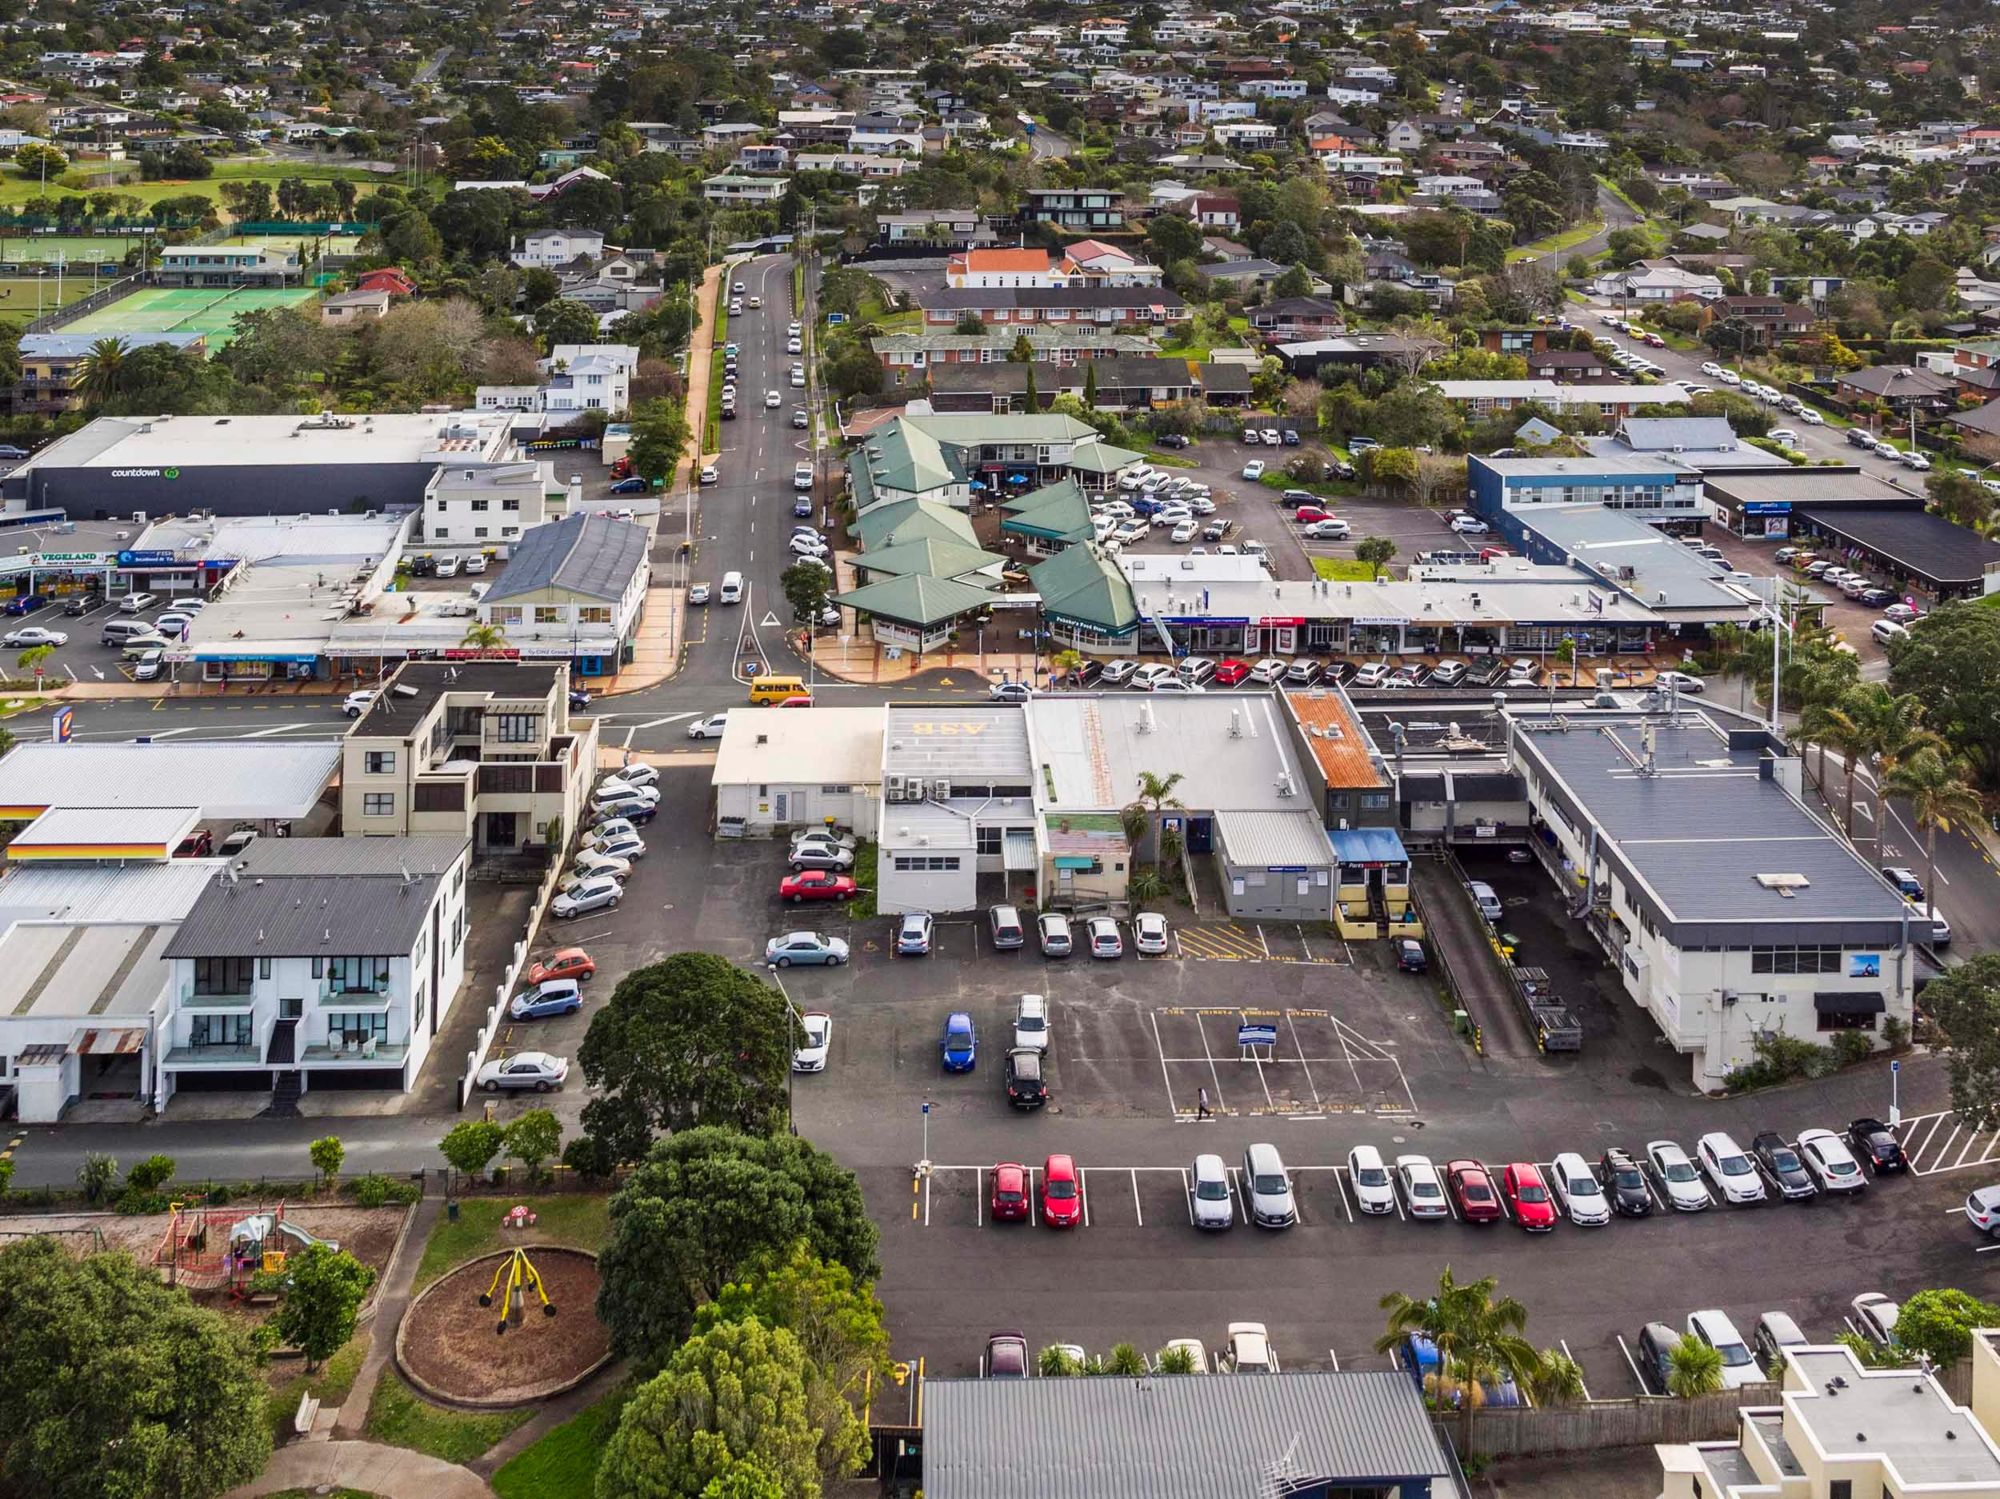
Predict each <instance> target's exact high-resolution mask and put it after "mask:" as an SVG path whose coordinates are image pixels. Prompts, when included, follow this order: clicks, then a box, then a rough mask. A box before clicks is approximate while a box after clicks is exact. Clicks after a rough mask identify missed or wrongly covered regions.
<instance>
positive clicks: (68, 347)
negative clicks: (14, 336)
mask: <svg viewBox="0 0 2000 1499" xmlns="http://www.w3.org/2000/svg"><path fill="white" fill-rule="evenodd" d="M98 337H99V335H97V334H95V333H61V332H57V333H23V334H22V335H21V341H20V363H21V373H20V377H19V378H18V379H17V380H16V381H15V382H14V389H13V409H14V413H15V415H17V416H48V417H53V416H61V415H62V414H63V413H64V412H66V411H76V410H80V409H81V408H82V406H83V397H82V395H81V394H80V393H79V392H78V389H77V386H78V382H79V380H80V379H81V378H82V374H83V370H84V367H85V366H86V365H87V364H88V363H89V362H90V357H91V349H92V348H93V346H95V345H96V343H97V342H98ZM119 337H120V338H121V339H122V340H123V342H124V344H125V347H126V349H127V350H128V351H129V350H132V349H144V348H152V347H155V346H164V347H166V348H170V349H181V350H191V351H193V352H194V353H197V354H204V353H206V352H207V351H208V335H207V334H205V333H188V332H169V333H125V334H120V335H119Z"/></svg>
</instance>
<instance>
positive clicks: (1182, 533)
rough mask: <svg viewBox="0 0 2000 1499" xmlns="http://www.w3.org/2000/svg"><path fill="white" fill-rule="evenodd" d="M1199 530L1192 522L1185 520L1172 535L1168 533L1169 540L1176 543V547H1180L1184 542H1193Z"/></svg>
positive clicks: (1176, 527) (1175, 528)
mask: <svg viewBox="0 0 2000 1499" xmlns="http://www.w3.org/2000/svg"><path fill="white" fill-rule="evenodd" d="M1199 529H1200V528H1199V527H1198V526H1196V525H1195V523H1194V522H1193V521H1192V520H1184V521H1182V522H1181V523H1180V524H1179V525H1177V526H1175V527H1174V529H1173V530H1172V531H1171V532H1170V533H1168V536H1167V540H1169V541H1171V542H1173V543H1175V544H1176V545H1179V544H1180V543H1182V542H1189V541H1193V540H1194V538H1195V532H1196V531H1197V530H1199Z"/></svg>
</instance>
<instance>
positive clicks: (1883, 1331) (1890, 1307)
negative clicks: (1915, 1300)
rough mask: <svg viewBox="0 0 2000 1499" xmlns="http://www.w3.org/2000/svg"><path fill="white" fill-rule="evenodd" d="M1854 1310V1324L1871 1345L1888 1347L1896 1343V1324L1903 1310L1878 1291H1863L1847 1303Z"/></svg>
mask: <svg viewBox="0 0 2000 1499" xmlns="http://www.w3.org/2000/svg"><path fill="white" fill-rule="evenodd" d="M1848 1305H1849V1306H1851V1307H1853V1308H1854V1324H1855V1327H1856V1328H1857V1329H1858V1330H1859V1331H1860V1333H1861V1336H1862V1337H1864V1338H1866V1339H1868V1340H1869V1341H1870V1342H1871V1343H1880V1344H1881V1345H1882V1346H1883V1347H1885V1348H1886V1347H1888V1346H1889V1345H1890V1344H1892V1343H1894V1342H1895V1341H1896V1322H1897V1319H1898V1318H1900V1317H1901V1316H1902V1315H1903V1308H1902V1307H1901V1306H1900V1305H1899V1304H1897V1303H1896V1302H1894V1301H1891V1300H1890V1299H1889V1298H1888V1297H1887V1296H1884V1295H1883V1294H1882V1293H1881V1292H1880V1291H1863V1292H1862V1293H1861V1294H1860V1295H1859V1296H1857V1297H1855V1298H1854V1300H1852V1301H1851V1302H1849V1303H1848Z"/></svg>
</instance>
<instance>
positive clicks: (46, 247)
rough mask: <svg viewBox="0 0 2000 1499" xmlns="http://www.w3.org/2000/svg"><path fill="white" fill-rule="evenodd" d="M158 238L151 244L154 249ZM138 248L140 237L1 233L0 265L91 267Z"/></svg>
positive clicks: (112, 260)
mask: <svg viewBox="0 0 2000 1499" xmlns="http://www.w3.org/2000/svg"><path fill="white" fill-rule="evenodd" d="M159 243H160V241H159V237H158V236H157V235H156V236H154V239H153V244H154V246H155V247H156V248H157V247H158V245H159ZM138 247H139V237H138V236H137V235H136V234H135V235H129V236H128V235H117V234H4V233H0V265H33V264H41V265H54V264H55V263H56V262H57V261H59V260H66V261H68V262H69V263H70V264H72V265H91V264H98V263H104V262H110V263H114V264H115V263H116V262H117V261H119V260H122V259H123V258H124V256H125V252H126V251H127V250H136V249H137V248H138Z"/></svg>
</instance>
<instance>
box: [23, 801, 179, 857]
mask: <svg viewBox="0 0 2000 1499" xmlns="http://www.w3.org/2000/svg"><path fill="white" fill-rule="evenodd" d="M200 820H201V809H200V808H199V807H55V808H51V809H50V810H49V811H47V812H44V813H43V814H42V815H41V816H40V817H37V818H36V819H35V820H34V821H33V822H32V823H30V824H29V825H28V826H27V827H25V828H23V829H22V830H21V831H20V833H18V834H17V835H16V836H15V838H14V841H13V842H12V843H10V844H9V845H8V848H9V850H10V851H11V850H13V849H19V848H39V847H43V846H46V845H48V844H52V843H62V844H81V845H89V846H104V845H113V844H117V845H125V846H128V847H129V846H132V845H135V844H164V845H167V846H168V847H169V848H170V849H171V847H172V846H173V845H174V844H177V843H179V842H180V841H181V839H183V838H185V837H186V836H187V835H188V833H189V832H190V831H191V830H192V829H193V827H194V825H195V824H196V823H197V822H199V821H200Z"/></svg>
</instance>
